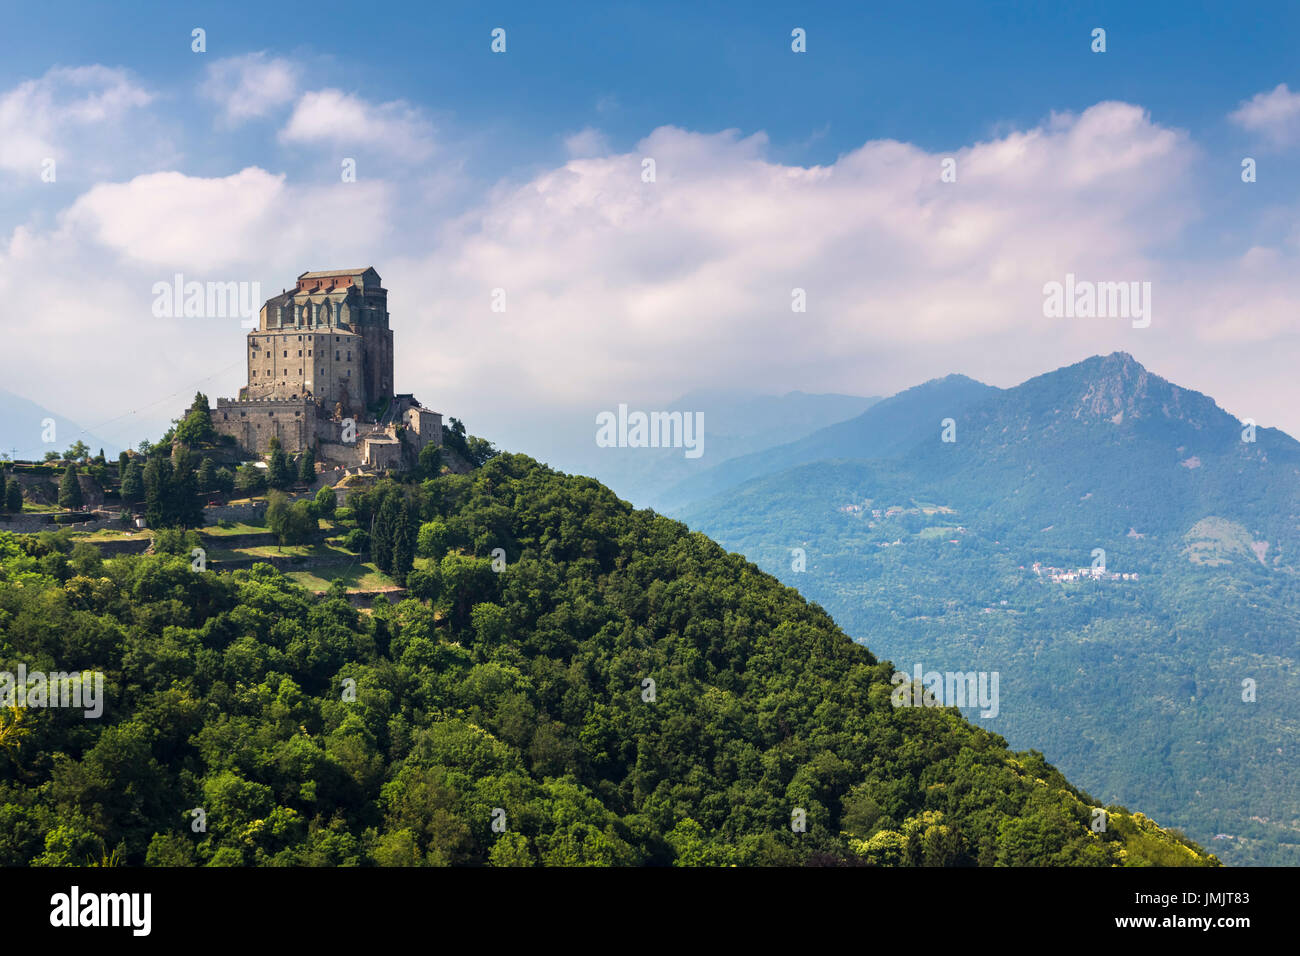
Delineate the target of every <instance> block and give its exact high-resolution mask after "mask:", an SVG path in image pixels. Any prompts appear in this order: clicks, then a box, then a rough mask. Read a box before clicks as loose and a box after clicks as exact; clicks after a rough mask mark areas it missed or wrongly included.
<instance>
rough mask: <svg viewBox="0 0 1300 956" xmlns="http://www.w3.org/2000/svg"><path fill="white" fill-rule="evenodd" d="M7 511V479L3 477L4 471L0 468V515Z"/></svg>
mask: <svg viewBox="0 0 1300 956" xmlns="http://www.w3.org/2000/svg"><path fill="white" fill-rule="evenodd" d="M8 510H9V479H8V478H6V477H5V470H4V469H3V468H0V515H2V514H4V513H5V512H7V511H8Z"/></svg>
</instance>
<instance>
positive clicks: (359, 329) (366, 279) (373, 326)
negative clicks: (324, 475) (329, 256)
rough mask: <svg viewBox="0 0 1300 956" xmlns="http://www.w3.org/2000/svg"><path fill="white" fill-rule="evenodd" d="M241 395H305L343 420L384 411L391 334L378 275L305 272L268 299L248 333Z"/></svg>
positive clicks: (385, 295)
mask: <svg viewBox="0 0 1300 956" xmlns="http://www.w3.org/2000/svg"><path fill="white" fill-rule="evenodd" d="M240 398H246V399H270V398H276V399H289V400H294V399H298V398H307V399H311V400H313V401H315V402H316V403H317V404H319V405H321V406H323V407H324V408H326V409H329V410H331V411H332V410H334V409H335V408H336V407H340V410H341V413H342V415H343V416H354V417H355V416H356V415H357V414H358V413H364V412H367V411H370V412H373V413H375V414H378V413H379V412H382V410H383V409H382V408H380V407H379V406H380V404H381V403H386V402H388V401H391V400H392V398H393V332H392V330H391V329H390V328H389V327H388V290H387V289H385V288H383V286H382V285H381V284H380V279H379V273H377V272H376V271H375V270H374V269H373V268H365V269H342V270H335V271H330V272H304V273H303V274H302V275H300V276H299V277H298V282H297V285H296V286H295V288H294V289H292V290H285V291H284V292H283V293H281V294H280V295H278V296H274V297H273V298H271V299H268V300H267V302H266V304H265V305H263V306H262V311H261V315H260V316H259V321H258V327H257V329H256V330H255V331H253V332H250V333H249V334H248V386H247V388H245V389H244V390H243V392H242V393H241V395H240Z"/></svg>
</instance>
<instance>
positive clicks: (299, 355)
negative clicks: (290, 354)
mask: <svg viewBox="0 0 1300 956" xmlns="http://www.w3.org/2000/svg"><path fill="white" fill-rule="evenodd" d="M298 358H302V349H299V350H298Z"/></svg>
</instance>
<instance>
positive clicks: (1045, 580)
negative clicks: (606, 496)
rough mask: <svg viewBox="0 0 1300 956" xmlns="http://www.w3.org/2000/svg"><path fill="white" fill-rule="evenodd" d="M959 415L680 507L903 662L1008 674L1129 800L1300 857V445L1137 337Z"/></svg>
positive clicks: (1241, 854)
mask: <svg viewBox="0 0 1300 956" xmlns="http://www.w3.org/2000/svg"><path fill="white" fill-rule="evenodd" d="M940 381H942V380H940ZM909 391H912V390H909ZM907 395H908V393H906V392H904V393H900V394H899V395H898V396H895V398H894V399H888V400H886V401H885V402H881V403H879V405H878V406H876V407H875V408H873V409H872V410H870V411H868V412H867V413H866V414H865V415H863V416H861V417H860V419H859V420H860V421H864V422H865V421H869V420H870V419H871V418H872V416H873V414H874V415H877V416H878V415H880V414H881V413H882V411H883V410H885V409H887V408H888V407H889V403H891V402H894V401H895V400H896V399H897V400H898V403H899V404H905V402H904V398H905V396H907ZM944 417H948V418H952V419H953V420H954V422H953V424H954V426H955V427H954V429H953V430H952V433H951V434H950V435H949V436H948V437H950V438H952V439H953V440H951V441H944V440H943V437H944V436H943V435H942V433H941V428H940V419H939V418H938V417H936V415H935V410H934V408H933V407H931V408H929V409H927V410H925V411H924V412H920V411H919V410H918V414H917V415H916V416H915V421H916V425H915V426H914V430H913V432H912V434H911V438H912V442H911V445H910V447H908V448H907V450H906V451H904V452H902V453H901V454H894V455H892V456H882V457H879V458H875V459H865V458H845V457H843V456H837V457H835V458H825V459H822V460H818V461H811V462H807V463H803V464H798V465H796V466H794V467H790V468H786V469H785V470H778V471H773V472H771V473H768V474H764V475H761V476H759V477H756V478H753V479H751V480H749V481H746V482H743V483H740V484H737V485H735V486H732V487H729V488H727V489H726V490H725V491H724V492H722V493H720V494H717V495H715V496H713V497H712V498H708V499H705V500H696V501H695V502H693V503H691V504H689V505H687V506H686V507H684V508H683V509H681V510H680V511H679V512H678V513H677V516H679V517H681V518H682V519H683V520H685V521H686V522H687V523H688V524H689V525H690V526H691V527H693V528H696V529H698V530H700V531H703V532H705V533H706V534H709V535H710V536H711V537H713V538H714V539H715V540H718V541H719V542H720V543H722V544H723V545H724V546H726V547H728V548H732V549H735V550H737V551H740V552H741V553H742V554H744V555H745V556H746V557H747V558H749V559H750V560H752V561H754V562H755V563H757V564H759V566H761V567H763V568H764V569H765V570H768V571H770V572H771V573H774V574H776V575H777V576H778V577H780V578H781V579H782V580H783V581H784V582H785V583H787V584H789V585H790V586H792V587H797V588H798V589H799V590H800V591H801V592H802V593H804V594H806V595H807V596H808V597H809V598H810V599H811V600H815V601H817V602H818V603H820V604H822V605H823V606H824V607H825V608H826V609H827V610H828V611H830V612H831V614H832V615H833V616H834V617H835V619H836V620H837V622H838V623H839V624H840V625H841V626H842V627H843V628H844V629H845V630H846V631H847V632H848V633H850V634H851V635H853V636H854V637H855V639H858V640H864V641H867V642H868V643H870V645H871V647H872V648H873V649H874V650H876V651H877V652H878V653H880V654H881V655H883V656H887V657H890V658H892V659H893V660H894V661H895V663H896V665H900V666H902V665H910V664H911V663H913V662H916V661H921V662H923V663H924V664H925V665H926V666H927V667H935V668H939V667H944V668H949V667H950V668H952V669H956V670H961V671H968V670H987V671H1001V672H1002V674H1003V697H1004V707H1003V711H1002V715H1001V717H1000V718H999V722H998V723H997V724H996V729H997V730H998V732H999V733H1002V734H1003V735H1004V736H1006V737H1007V738H1008V739H1009V740H1010V741H1011V742H1012V744H1013V745H1030V744H1029V743H1028V742H1029V741H1033V744H1032V745H1033V746H1036V747H1042V748H1043V750H1044V753H1045V754H1046V755H1047V756H1048V758H1049V759H1051V760H1053V761H1055V762H1058V763H1059V764H1060V765H1061V766H1062V767H1063V768H1064V769H1065V770H1066V772H1067V773H1068V774H1069V775H1070V776H1071V777H1072V778H1075V779H1078V780H1080V782H1081V783H1082V784H1083V785H1084V786H1086V787H1087V788H1088V789H1089V790H1091V791H1093V792H1098V793H1100V794H1102V795H1103V797H1104V799H1113V800H1116V801H1119V802H1125V801H1130V800H1131V801H1132V802H1134V803H1137V804H1139V805H1142V806H1143V807H1144V808H1150V809H1151V810H1152V811H1153V812H1157V813H1159V814H1160V815H1161V817H1162V819H1169V820H1170V821H1171V822H1173V823H1175V824H1176V825H1179V826H1183V827H1185V828H1186V829H1188V831H1189V832H1190V833H1191V834H1192V835H1193V837H1195V838H1198V839H1204V840H1207V841H1208V840H1213V839H1215V837H1216V835H1218V838H1219V839H1220V841H1221V843H1222V849H1220V845H1219V844H1216V846H1215V849H1216V852H1219V853H1220V854H1221V855H1222V856H1223V858H1224V859H1225V861H1227V862H1238V863H1246V862H1256V863H1258V862H1271V863H1292V864H1300V752H1298V751H1297V748H1296V746H1295V745H1293V744H1292V743H1284V744H1283V745H1282V747H1281V748H1280V750H1279V747H1278V742H1279V741H1294V740H1296V739H1297V738H1298V737H1300V667H1297V664H1298V663H1300V662H1298V661H1297V652H1296V638H1295V635H1296V634H1297V633H1300V442H1297V441H1296V440H1295V439H1294V438H1292V437H1291V436H1289V435H1287V434H1285V433H1284V432H1281V431H1279V430H1277V429H1272V428H1254V429H1253V434H1252V430H1251V429H1250V428H1249V427H1248V426H1247V425H1245V424H1244V423H1243V422H1241V421H1239V420H1238V419H1237V418H1235V417H1234V416H1232V415H1231V414H1229V413H1228V412H1226V411H1224V410H1223V409H1222V408H1220V407H1219V406H1218V405H1217V404H1216V403H1215V402H1214V400H1213V399H1212V398H1210V397H1209V396H1206V395H1204V394H1202V393H1200V392H1197V391H1194V390H1192V389H1187V388H1183V387H1181V386H1178V385H1174V384H1173V383H1171V382H1169V381H1167V380H1166V379H1164V378H1162V377H1160V376H1159V375H1156V374H1154V373H1152V372H1150V371H1149V370H1147V369H1146V368H1144V367H1143V366H1142V365H1141V364H1140V363H1139V362H1137V360H1136V359H1134V358H1133V357H1132V356H1131V355H1128V354H1126V353H1122V352H1117V353H1113V354H1111V355H1106V356H1093V357H1091V358H1088V359H1085V360H1084V361H1081V362H1078V363H1076V364H1074V365H1070V366H1066V367H1064V368H1061V369H1057V370H1056V371H1053V372H1048V373H1045V374H1043V375H1039V376H1036V377H1035V378H1032V379H1029V380H1028V381H1026V382H1024V383H1022V384H1021V385H1018V386H1015V387H1014V388H1009V389H1004V390H991V391H990V392H988V393H987V394H986V395H985V396H984V397H983V398H982V399H979V400H976V401H973V402H971V403H969V404H968V405H966V406H965V407H964V408H962V409H961V410H960V411H957V412H954V413H952V414H949V415H945V416H944ZM906 437H907V436H906V434H903V435H891V436H887V440H886V436H876V438H875V439H874V440H877V441H878V442H879V444H880V446H882V447H883V446H885V445H888V446H889V447H894V448H897V447H898V446H899V445H901V444H904V443H905V442H906ZM1251 438H1253V441H1252V440H1248V439H1251ZM1243 439H1247V440H1243ZM860 445H861V446H862V447H869V446H870V445H871V440H863V441H862V442H860ZM796 549H799V551H800V552H801V553H803V554H804V555H806V558H805V559H804V561H805V562H806V570H803V571H800V570H798V564H797V562H795V561H793V560H792V557H791V555H792V554H793V553H794V552H795V550H796ZM1080 569H1083V571H1084V573H1083V574H1080ZM1246 681H1249V682H1253V683H1243V682H1246ZM1251 687H1255V688H1260V687H1267V688H1268V696H1267V697H1264V696H1256V697H1254V698H1253V699H1252V700H1250V701H1247V700H1244V699H1243V695H1246V696H1249V694H1251V693H1254V691H1251V690H1250V688H1251ZM1261 821H1263V822H1261Z"/></svg>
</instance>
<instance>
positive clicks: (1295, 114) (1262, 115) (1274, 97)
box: [1228, 83, 1300, 146]
mask: <svg viewBox="0 0 1300 956" xmlns="http://www.w3.org/2000/svg"><path fill="white" fill-rule="evenodd" d="M1228 119H1230V120H1231V121H1232V122H1234V123H1236V124H1237V125H1238V126H1240V127H1242V128H1243V129H1247V130H1250V131H1251V132H1253V133H1259V134H1261V135H1262V136H1264V138H1265V139H1267V140H1269V141H1270V142H1272V143H1273V144H1274V145H1279V146H1281V145H1288V144H1290V143H1294V142H1295V141H1296V140H1297V139H1300V93H1292V92H1291V91H1290V90H1289V89H1288V88H1287V85H1286V84H1285V83H1279V84H1278V85H1277V86H1275V87H1274V88H1273V89H1272V90H1270V91H1268V92H1267V93H1256V94H1255V95H1254V96H1252V97H1251V98H1250V99H1248V100H1244V101H1242V103H1241V105H1240V106H1238V107H1237V108H1236V109H1235V110H1233V111H1232V112H1231V113H1229V114H1228Z"/></svg>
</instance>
